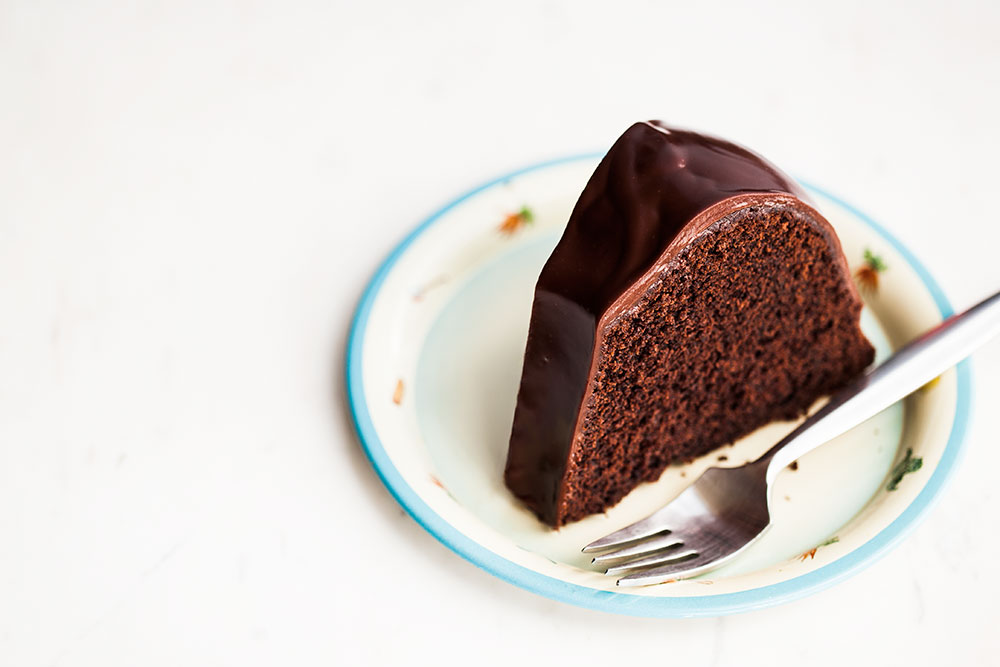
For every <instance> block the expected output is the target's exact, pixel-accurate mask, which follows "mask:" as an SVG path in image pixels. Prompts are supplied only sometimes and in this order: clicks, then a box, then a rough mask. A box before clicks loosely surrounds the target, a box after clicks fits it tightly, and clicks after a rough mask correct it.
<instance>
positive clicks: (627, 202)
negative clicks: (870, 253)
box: [504, 121, 874, 526]
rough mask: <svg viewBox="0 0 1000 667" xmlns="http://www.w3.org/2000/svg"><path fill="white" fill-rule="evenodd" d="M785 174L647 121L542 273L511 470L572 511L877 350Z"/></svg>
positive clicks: (764, 416)
mask: <svg viewBox="0 0 1000 667" xmlns="http://www.w3.org/2000/svg"><path fill="white" fill-rule="evenodd" d="M804 199H805V195H804V194H803V192H802V191H801V190H800V189H799V187H798V186H797V185H795V183H793V182H792V180H791V179H790V178H788V177H787V176H785V175H784V174H782V173H781V172H780V171H779V170H778V169H777V168H775V167H774V166H773V165H771V164H770V163H768V162H767V161H765V160H764V159H763V158H761V157H759V156H758V155H756V154H754V153H752V152H750V151H748V150H746V149H744V148H741V147H739V146H736V145H734V144H731V143H729V142H726V141H722V140H720V139H715V138H712V137H707V136H704V135H700V134H695V133H693V132H688V131H683V130H676V129H672V128H668V127H666V126H664V125H663V124H662V123H660V122H658V121H650V122H648V123H637V124H635V125H633V126H632V127H630V128H629V129H628V131H626V132H625V134H623V135H622V136H621V138H620V139H619V140H618V141H617V142H616V143H615V145H614V146H613V147H612V148H611V150H610V151H609V152H608V154H607V156H605V158H604V159H603V160H602V161H601V163H600V165H599V166H598V167H597V170H596V171H595V172H594V174H593V176H592V177H591V179H590V182H589V183H588V184H587V187H586V189H585V190H584V191H583V193H582V194H581V195H580V199H579V201H578V202H577V204H576V208H575V209H574V210H573V214H572V216H571V217H570V219H569V223H568V225H567V227H566V231H565V233H564V234H563V237H562V239H561V240H560V241H559V244H558V245H557V246H556V249H555V251H554V252H553V253H552V256H551V257H550V258H549V260H548V262H547V263H546V264H545V267H544V268H543V269H542V273H541V275H540V277H539V279H538V283H537V285H536V288H535V301H534V305H533V307H532V312H531V326H530V330H529V332H528V343H527V349H526V351H525V357H524V369H523V372H522V376H521V387H520V391H519V392H518V396H517V409H516V411H515V414H514V425H513V429H512V432H511V438H510V450H509V452H508V456H507V468H506V472H505V475H504V476H505V480H506V482H507V486H508V487H509V488H510V489H511V491H513V492H514V494H515V495H516V496H517V497H518V498H520V499H521V500H522V501H524V502H525V503H526V504H527V505H528V507H530V508H531V509H532V510H533V511H534V512H535V513H536V514H537V515H538V516H539V518H541V519H542V520H543V521H545V522H546V523H548V524H550V525H552V526H561V525H563V524H565V523H567V522H569V521H575V520H577V519H580V518H582V517H585V516H587V515H588V514H593V513H595V512H601V511H603V510H605V509H606V508H608V507H610V506H612V505H614V504H615V503H617V502H618V501H619V500H621V499H622V497H623V496H625V494H627V493H628V492H629V491H631V490H632V489H633V488H634V487H635V486H636V485H638V484H639V483H640V482H643V481H653V480H656V479H657V478H659V476H660V474H661V473H662V472H663V469H664V468H665V467H666V466H667V465H668V464H670V463H671V462H674V461H686V460H690V459H692V458H694V457H697V456H700V455H702V454H705V453H706V452H708V451H710V450H712V449H714V448H716V447H719V446H720V445H723V444H726V443H729V442H732V441H733V440H735V439H737V438H739V437H741V436H743V435H745V434H747V433H749V432H750V431H752V430H754V429H756V428H758V427H759V426H762V425H764V424H766V423H768V422H770V421H773V420H775V419H791V418H794V417H797V416H800V415H801V414H803V413H804V412H805V410H806V409H807V408H808V407H809V406H810V405H811V404H812V403H813V402H814V401H815V400H816V399H817V398H819V397H821V396H823V395H825V394H829V393H831V392H833V391H834V390H836V389H838V388H840V387H842V386H843V385H845V384H846V383H847V382H848V381H849V380H850V379H851V378H853V377H854V376H856V375H857V374H859V373H860V372H861V371H862V370H863V369H864V368H865V367H866V366H868V364H870V363H871V362H872V359H873V358H874V349H873V348H872V346H871V345H870V344H869V342H868V341H867V340H866V339H865V337H864V335H863V334H862V333H861V329H860V326H859V318H860V313H861V301H860V299H859V298H858V294H857V291H856V290H855V288H854V285H853V282H852V281H851V278H850V274H849V273H848V269H847V263H846V261H845V260H844V256H843V251H842V250H841V247H840V242H839V241H838V240H837V236H836V234H835V233H834V231H833V229H832V228H831V227H830V223H828V222H827V221H826V220H825V219H824V218H823V217H822V216H821V215H820V214H819V213H817V212H816V211H815V210H814V209H813V208H812V207H811V206H809V205H808V204H807V203H805V202H804V201H803V200H804Z"/></svg>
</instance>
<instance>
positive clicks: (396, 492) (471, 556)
mask: <svg viewBox="0 0 1000 667" xmlns="http://www.w3.org/2000/svg"><path fill="white" fill-rule="evenodd" d="M602 156H603V153H584V154H579V155H570V156H566V157H561V158H556V159H552V160H546V161H544V162H539V163H536V164H532V165H529V166H527V167H523V168H521V169H517V170H514V171H511V172H509V173H506V174H504V175H502V176H500V177H497V178H494V179H492V180H489V181H487V182H485V183H483V184H482V185H479V186H477V187H475V188H472V189H471V190H468V191H467V192H465V193H464V194H462V195H461V196H459V197H457V198H456V199H454V200H452V201H450V202H449V203H447V204H446V205H444V206H443V207H441V208H440V209H438V210H437V211H435V212H434V213H432V214H431V215H430V216H428V217H427V218H425V219H424V220H423V221H422V222H421V223H420V224H419V225H417V227H416V228H415V229H414V230H413V231H412V232H410V233H409V234H408V235H407V236H406V237H405V238H404V239H403V240H402V241H401V242H400V243H399V244H398V245H397V246H396V247H395V248H394V249H393V250H392V251H391V252H390V253H389V255H388V256H387V257H386V259H385V260H383V262H382V264H381V265H380V266H379V268H378V269H377V270H376V272H375V274H374V276H373V277H372V279H371V281H370V282H369V283H368V286H367V287H366V288H365V291H364V293H363V294H362V296H361V299H360V301H359V302H358V306H357V309H356V310H355V313H354V318H353V320H352V322H351V329H350V334H349V336H348V341H347V355H346V363H345V380H346V385H347V387H346V388H347V399H348V403H349V407H350V412H351V417H352V419H353V421H354V426H355V429H356V431H357V433H358V437H359V438H360V441H361V445H362V447H363V448H364V451H365V454H366V455H367V457H368V459H369V460H370V461H371V464H372V466H373V467H374V468H375V471H376V473H377V474H378V476H379V478H380V479H381V480H382V483H383V484H385V486H386V488H387V489H388V490H389V492H390V493H391V494H392V496H393V497H394V498H395V499H396V501H397V502H398V503H399V504H400V505H401V506H402V507H403V508H404V509H405V510H406V511H407V512H408V513H409V514H410V516H412V517H413V519H414V520H415V521H416V522H417V523H418V524H420V525H421V526H422V527H423V528H424V529H425V530H427V531H428V532H429V533H431V534H432V535H433V536H434V537H436V538H437V539H438V540H439V541H440V542H441V543H443V544H444V545H445V546H447V547H448V548H449V549H451V550H452V551H454V552H456V553H457V554H459V555H460V556H462V557H463V558H465V559H466V560H468V561H469V562H471V563H473V564H475V565H477V566H478V567H480V568H482V569H484V570H486V571H487V572H489V573H490V574H493V575H495V576H497V577H499V578H501V579H503V580H505V581H508V582H510V583H512V584H514V585H516V586H519V587H521V588H524V589H526V590H529V591H532V592H534V593H537V594H539V595H542V596H544V597H547V598H550V599H553V600H559V601H561V602H567V603H570V604H574V605H577V606H580V607H585V608H589V609H595V610H599V611H605V612H610V613H616V614H625V615H630V616H642V617H654V618H681V617H694V616H721V615H726V614H734V613H741V612H746V611H751V610H754V609H762V608H765V607H770V606H774V605H778V604H783V603H785V602H790V601H792V600H796V599H799V598H802V597H805V596H806V595H811V594H813V593H816V592H819V591H821V590H823V589H825V588H828V587H830V586H832V585H834V584H836V583H838V582H840V581H843V580H844V579H846V578H848V577H850V576H852V575H853V574H856V573H857V572H858V571H860V570H861V569H863V568H864V567H866V566H868V565H870V564H872V563H873V562H875V561H876V560H878V559H879V558H881V557H882V556H883V555H885V554H886V553H888V552H889V551H890V550H891V549H892V548H894V547H895V546H896V545H897V544H899V542H900V541H902V540H903V539H904V538H905V537H906V536H907V535H908V534H909V533H910V531H912V530H913V529H914V528H915V527H916V525H917V524H918V523H919V521H920V520H921V519H922V518H923V517H924V516H926V514H927V512H928V511H929V510H930V509H931V508H932V507H933V505H934V504H935V501H936V500H937V499H938V498H939V497H940V494H941V491H942V489H943V487H944V485H945V483H946V481H947V480H948V479H949V478H950V477H951V475H952V473H953V472H954V470H955V468H956V466H957V464H958V462H959V461H960V459H961V455H962V454H963V452H964V449H965V447H964V442H965V434H966V430H967V426H968V422H969V419H970V416H971V408H972V400H971V398H972V369H971V364H970V362H969V361H968V360H966V361H963V362H962V363H960V364H959V365H958V367H957V375H958V378H957V379H958V391H957V404H956V410H955V418H954V422H953V424H952V429H951V433H950V434H949V436H948V443H947V445H946V446H945V450H944V452H943V453H942V456H941V460H940V461H939V463H938V465H937V467H936V468H935V470H934V472H933V474H932V475H931V478H930V479H929V480H928V481H927V484H926V485H925V486H924V488H923V489H922V490H921V492H920V493H919V494H918V495H917V497H916V498H915V499H914V500H913V502H912V503H910V505H909V506H908V507H907V508H906V510H904V511H903V513H902V514H900V515H899V516H898V517H896V519H895V520H894V521H893V522H892V523H891V524H889V525H888V526H886V527H885V528H884V529H882V530H881V531H880V532H879V533H878V534H876V535H875V536H874V537H872V538H871V539H870V540H869V541H868V542H866V543H865V544H863V545H861V546H860V547H858V548H857V549H854V550H853V551H851V552H850V553H848V554H846V555H844V556H842V557H840V558H838V559H837V560H836V561H834V562H832V563H829V564H827V565H824V566H823V567H821V568H818V569H816V570H813V571H812V572H809V573H807V574H804V575H801V576H798V577H795V578H793V579H789V580H787V581H783V582H780V583H777V584H770V585H767V586H762V587H759V588H754V589H750V590H746V591H739V592H736V593H723V594H717V595H699V596H691V597H676V598H663V597H651V596H644V595H636V594H632V593H623V592H617V591H605V590H599V589H595V588H589V587H586V586H581V585H578V584H572V583H569V582H565V581H562V580H559V579H555V578H553V577H549V576H547V575H544V574H540V573H538V572H535V571H534V570H531V569H529V568H526V567H524V566H522V565H518V564H517V563H514V562H512V561H509V560H507V559H506V558H504V557H502V556H499V555H497V554H495V553H493V552H492V551H490V550H489V549H487V548H486V547H484V546H482V545H480V544H478V543H477V542H475V541H473V540H472V539H470V538H469V537H467V536H466V535H464V534H463V533H462V532H461V531H459V530H458V529H456V528H455V527H454V526H452V525H451V524H450V523H448V522H447V521H446V520H445V519H443V518H442V517H441V516H440V515H438V514H437V513H436V512H434V510H432V509H431V508H430V507H429V506H428V505H427V504H426V503H425V502H424V501H423V500H422V499H421V498H420V496H419V495H418V494H417V493H416V492H415V491H414V490H413V489H412V487H410V485H409V484H407V483H406V480H404V479H403V477H402V475H401V474H400V473H399V471H398V470H397V469H396V467H395V466H394V465H393V463H392V460H391V459H390V458H389V456H388V454H387V453H386V451H385V448H384V447H383V446H382V442H381V440H380V439H379V437H378V434H377V433H376V431H375V426H374V424H373V422H372V420H371V415H370V413H369V411H368V405H367V403H366V401H365V397H364V383H363V380H362V376H361V366H362V359H363V354H364V335H365V331H366V329H367V324H368V318H369V315H370V314H371V309H372V305H373V303H374V301H375V298H376V296H377V294H378V292H379V289H380V288H381V286H382V283H383V282H384V281H385V279H386V276H388V274H389V272H390V271H391V270H392V268H393V266H394V265H395V264H396V262H397V261H398V260H399V258H400V257H401V256H402V254H403V253H404V252H405V251H406V249H407V248H408V247H409V246H410V245H411V244H412V243H413V241H414V240H415V239H416V238H417V237H419V236H420V235H421V234H423V233H424V232H425V231H426V230H427V229H428V228H429V227H430V226H431V225H433V224H434V223H435V222H436V221H438V220H439V219H440V218H441V216H442V215H444V214H445V213H446V212H448V211H449V210H451V209H453V208H455V207H456V206H458V205H459V204H461V203H462V202H464V201H465V200H467V199H469V198H470V197H473V196H474V195H476V194H478V193H480V192H482V191H483V190H486V189H488V188H491V187H493V186H495V185H498V184H501V183H504V182H505V181H509V180H510V179H512V178H515V177H517V176H520V175H522V174H525V173H528V172H532V171H538V170H541V169H545V168H547V167H553V166H556V165H560V164H565V163H568V162H573V161H578V160H594V159H599V158H601V157H602ZM800 182H801V183H802V184H803V185H805V186H806V187H807V188H809V189H810V190H812V191H814V192H816V193H818V194H820V195H822V196H824V197H826V198H828V199H830V200H832V201H834V202H835V203H837V204H838V205H840V206H842V207H844V208H845V209H847V210H848V211H850V212H851V213H853V214H854V215H855V216H857V217H858V218H860V219H861V220H863V221H864V222H865V223H866V224H867V225H869V226H870V227H871V228H872V229H874V230H875V231H876V232H877V233H878V234H879V235H881V236H882V237H883V238H884V239H885V240H886V241H888V242H889V243H890V244H891V245H892V246H893V247H894V248H895V249H896V251H897V252H899V253H900V254H901V255H902V256H903V257H904V258H905V259H906V261H907V262H908V263H909V264H910V266H911V267H913V269H914V270H915V271H916V272H917V274H918V275H919V277H920V279H921V281H922V282H923V283H924V285H925V286H926V287H927V289H928V291H929V292H930V293H931V295H932V297H933V298H934V302H935V304H936V305H937V307H938V310H939V311H940V313H941V317H942V318H945V317H948V316H950V315H951V314H953V312H954V311H953V309H952V307H951V304H950V303H949V301H948V299H947V297H946V296H945V294H944V292H943V291H942V290H941V288H940V286H939V285H938V284H937V281H936V280H934V278H933V276H931V274H930V272H929V271H928V270H927V269H926V268H925V267H924V265H923V264H922V263H921V262H920V260H918V259H917V258H916V256H915V255H914V254H913V253H912V252H911V251H910V250H909V249H908V248H907V247H906V246H904V245H903V244H902V243H901V242H900V241H899V240H898V239H897V238H896V237H895V236H893V235H892V234H891V233H889V231H888V230H886V229H885V227H883V226H882V225H880V224H879V223H877V222H875V220H873V219H872V218H871V217H869V216H868V215H867V214H865V213H863V212H862V211H860V210H858V209H857V208H856V207H854V206H853V205H851V204H849V203H847V202H845V201H844V200H843V199H841V198H840V197H838V196H835V195H833V194H831V193H830V192H828V191H826V190H824V189H823V188H819V187H816V186H814V185H812V184H810V183H808V182H803V181H800Z"/></svg>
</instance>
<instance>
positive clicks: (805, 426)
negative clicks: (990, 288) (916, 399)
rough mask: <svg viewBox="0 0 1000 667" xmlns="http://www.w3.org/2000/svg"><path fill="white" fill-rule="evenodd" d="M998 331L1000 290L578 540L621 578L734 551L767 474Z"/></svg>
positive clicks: (765, 488) (669, 576)
mask: <svg viewBox="0 0 1000 667" xmlns="http://www.w3.org/2000/svg"><path fill="white" fill-rule="evenodd" d="M997 334H1000V292H998V293H997V294H994V295H993V296H991V297H990V298H988V299H986V300H985V301H983V302H981V303H979V304H976V305H975V306H973V307H972V308H970V309H969V310H967V311H965V312H964V313H961V314H959V315H954V316H952V317H950V318H948V319H947V320H945V321H944V322H942V323H941V324H939V325H938V326H936V327H935V328H933V329H931V330H930V331H928V332H927V333H925V334H923V335H922V336H920V337H919V338H917V339H916V340H914V341H913V342H911V343H910V344H908V345H906V346H905V347H903V348H901V349H900V350H899V351H898V352H896V354H894V355H893V356H892V357H890V358H889V359H888V360H887V361H886V362H885V363H883V364H882V365H880V366H878V367H876V368H874V369H871V370H869V371H868V372H866V373H865V374H864V375H862V376H861V377H860V378H858V379H857V380H855V381H854V382H853V383H852V384H850V385H849V386H847V387H846V388H844V389H842V390H841V391H840V392H838V393H837V394H835V395H834V396H832V397H831V398H830V401H829V402H828V403H827V404H826V405H825V406H823V408H821V409H820V410H819V411H817V412H816V413H815V414H813V415H812V416H811V417H809V418H808V419H806V420H805V421H804V422H803V423H802V424H801V425H800V426H799V427H798V428H796V429H795V430H794V431H792V432H791V433H789V434H788V435H787V436H786V437H785V438H784V439H782V440H781V441H780V442H779V443H778V444H776V445H775V446H774V447H772V448H771V449H769V450H768V451H767V453H765V454H764V455H763V456H761V457H760V458H759V459H757V460H756V461H753V462H752V463H747V464H745V465H742V466H739V467H735V468H716V467H713V468H709V469H708V470H706V471H705V472H704V474H702V475H701V477H699V478H698V479H697V480H696V481H695V482H694V483H693V484H692V485H691V486H689V487H688V488H687V489H686V490H684V491H683V492H682V493H681V494H680V495H679V496H677V497H676V498H675V499H674V500H672V501H671V502H669V503H668V504H667V505H666V506H664V507H663V508H662V509H660V510H658V511H657V512H655V513H653V514H651V515H650V516H648V517H646V518H645V519H643V520H641V521H638V522H636V523H633V524H632V525H631V526H627V527H625V528H622V529H621V530H618V531H616V532H614V533H611V534H610V535H608V536H606V537H602V538H601V539H599V540H596V541H595V542H591V543H590V544H588V545H587V546H586V547H584V548H583V551H584V552H598V551H600V552H603V553H601V554H600V555H598V556H596V557H595V558H594V561H593V562H594V563H595V564H599V565H602V566H606V567H607V573H608V574H614V575H620V574H624V575H625V576H623V577H621V578H620V579H618V582H617V583H618V585H619V586H646V585H649V584H659V583H663V582H665V581H671V580H675V579H682V578H687V577H693V576H695V575H698V574H702V573H704V572H708V571H710V570H713V569H715V568H717V567H720V566H722V565H723V564H725V563H728V562H729V561H731V560H732V559H734V558H736V556H738V555H739V554H740V553H741V552H743V551H744V550H745V549H746V548H747V547H749V546H750V545H751V544H753V543H754V542H755V541H757V540H758V539H759V538H760V536H761V535H763V534H764V532H765V531H766V530H767V528H768V527H769V526H770V524H771V519H770V512H769V508H768V506H769V503H770V492H771V489H772V487H773V484H774V480H775V479H776V478H777V477H778V474H779V473H780V472H781V471H782V470H784V469H785V466H787V465H788V464H790V463H792V462H793V461H795V460H796V459H798V458H799V457H801V456H802V455H804V454H806V453H808V452H810V451H812V450H813V449H816V448H817V447H819V446H820V445H822V444H823V443H826V442H829V441H830V440H832V439H833V438H835V437H837V436H838V435H840V434H841V433H844V432H845V431H847V430H849V429H851V428H853V427H855V426H857V425H858V424H860V423H862V422H863V421H865V420H866V419H868V418H870V417H873V416H875V415H876V414H878V413H879V412H881V411H882V410H884V409H885V408H887V407H889V406H890V405H892V404H893V403H895V402H896V401H899V400H900V399H902V398H904V397H906V396H907V395H909V394H910V393H912V392H914V391H916V390H917V389H919V388H920V387H922V386H924V385H925V384H927V383H928V382H930V381H931V380H933V379H934V378H936V377H937V376H938V375H940V374H941V373H943V372H944V371H946V370H948V369H949V368H951V367H952V366H954V365H955V364H957V363H958V362H959V361H961V360H962V359H964V358H965V357H967V356H968V355H969V354H971V353H972V352H973V351H974V350H975V349H976V348H978V347H980V346H981V345H983V344H984V343H986V342H987V341H988V340H990V339H991V338H992V337H994V336H996V335H997Z"/></svg>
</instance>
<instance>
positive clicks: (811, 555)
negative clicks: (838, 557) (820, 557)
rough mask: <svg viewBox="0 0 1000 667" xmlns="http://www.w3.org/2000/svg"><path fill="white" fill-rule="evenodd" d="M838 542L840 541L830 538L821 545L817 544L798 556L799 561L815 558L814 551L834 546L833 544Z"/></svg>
mask: <svg viewBox="0 0 1000 667" xmlns="http://www.w3.org/2000/svg"><path fill="white" fill-rule="evenodd" d="M839 541H840V538H839V537H831V538H830V539H828V540H827V541H826V542H823V543H822V544H817V545H816V546H814V547H813V548H812V549H810V550H809V551H806V552H805V553H803V554H802V555H801V556H799V560H800V561H802V560H806V559H813V558H816V551H817V550H818V549H820V548H822V547H826V546H829V545H831V544H834V543H835V542H839Z"/></svg>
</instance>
